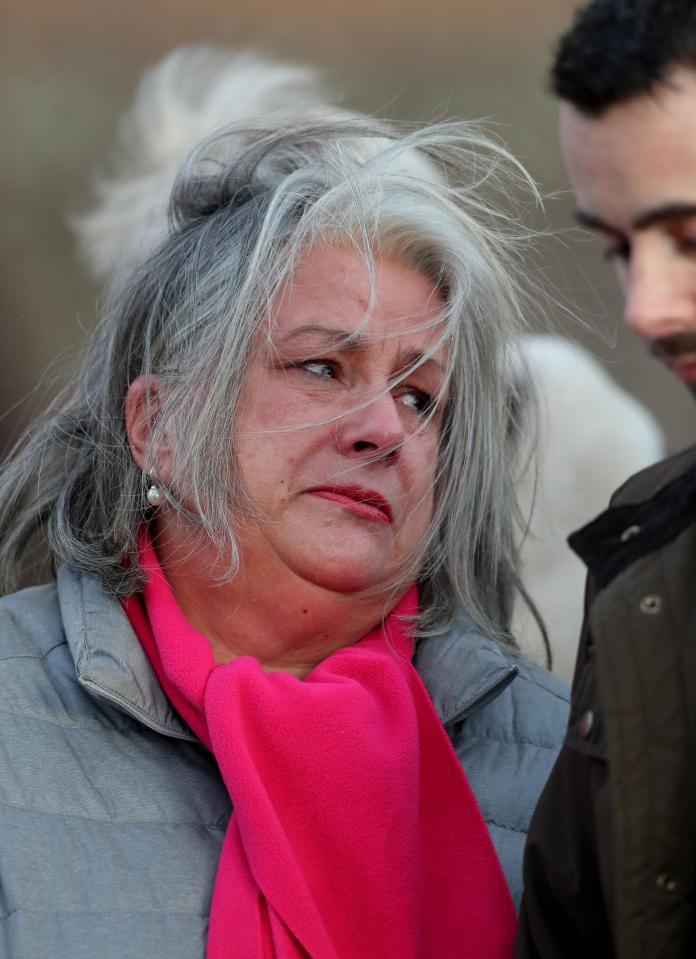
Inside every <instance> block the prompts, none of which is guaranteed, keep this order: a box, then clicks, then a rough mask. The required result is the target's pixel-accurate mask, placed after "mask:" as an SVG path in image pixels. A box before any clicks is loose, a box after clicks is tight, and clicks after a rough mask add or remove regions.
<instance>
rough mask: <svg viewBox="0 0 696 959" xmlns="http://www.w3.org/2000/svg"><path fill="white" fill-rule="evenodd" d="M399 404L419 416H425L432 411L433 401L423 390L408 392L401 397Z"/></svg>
mask: <svg viewBox="0 0 696 959" xmlns="http://www.w3.org/2000/svg"><path fill="white" fill-rule="evenodd" d="M401 402H402V403H403V404H404V406H408V407H409V408H410V409H412V410H413V412H414V413H417V414H418V415H419V416H427V415H428V414H429V413H430V412H431V411H432V408H433V405H434V403H435V400H434V399H433V397H432V396H431V395H430V393H425V392H424V391H423V390H409V392H408V393H404V394H403V395H402V397H401Z"/></svg>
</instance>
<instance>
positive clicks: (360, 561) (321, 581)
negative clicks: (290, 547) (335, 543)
mask: <svg viewBox="0 0 696 959" xmlns="http://www.w3.org/2000/svg"><path fill="white" fill-rule="evenodd" d="M285 561H286V565H287V566H288V568H289V569H290V570H291V571H292V572H293V573H294V574H295V576H298V577H299V578H300V579H303V580H305V582H307V583H311V584H312V585H313V586H318V587H320V588H321V589H326V590H330V591H331V592H334V593H361V592H364V591H366V590H370V589H375V588H377V589H379V588H380V587H384V586H386V585H387V583H388V582H389V581H390V580H393V571H392V569H391V567H392V563H391V562H390V561H389V560H387V559H386V557H383V556H381V557H376V556H374V555H369V554H368V555H360V554H359V555H355V554H352V555H341V553H337V552H336V551H333V552H332V553H331V554H327V553H324V552H311V553H308V554H306V555H297V554H295V555H293V556H291V557H285ZM390 574H391V575H390Z"/></svg>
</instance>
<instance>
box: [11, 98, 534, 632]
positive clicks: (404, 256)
mask: <svg viewBox="0 0 696 959" xmlns="http://www.w3.org/2000/svg"><path fill="white" fill-rule="evenodd" d="M520 187H522V188H523V189H524V190H526V191H531V192H532V194H533V185H532V184H531V182H530V181H529V179H528V177H527V175H526V173H525V172H524V171H523V169H522V168H521V167H520V166H519V164H517V163H516V162H515V161H514V160H513V159H512V158H511V157H510V156H509V154H508V153H507V152H506V151H505V149H504V148H503V147H502V146H501V145H499V144H498V143H497V142H496V141H494V140H492V139H490V138H489V137H488V136H486V135H485V134H484V133H483V132H482V131H481V129H480V128H479V127H478V126H476V125H474V124H470V123H464V122H449V123H440V124H435V125H430V126H427V127H424V128H420V129H412V128H409V129H404V128H402V127H398V126H395V125H390V124H386V123H382V122H379V123H378V122H376V121H373V120H370V119H367V118H360V117H356V118H351V119H347V120H341V119H338V120H336V119H333V120H332V119H328V120H326V121H321V120H312V122H311V123H304V124H302V123H299V122H297V121H296V120H292V119H285V120H284V121H282V120H281V119H280V118H278V117H276V118H274V122H273V124H272V126H271V127H270V128H269V127H265V126H264V125H263V124H260V123H258V124H251V123H248V124H246V125H245V126H244V127H243V128H240V127H235V128H232V129H227V130H225V131H222V132H218V133H217V134H215V135H214V136H213V137H209V138H208V139H206V140H205V141H204V142H203V143H202V144H201V145H200V146H199V147H198V148H197V149H196V150H195V151H194V152H193V154H192V155H191V156H190V157H189V159H188V160H187V161H186V162H185V163H184V165H183V167H181V169H180V171H179V173H178V176H177V178H176V182H175V184H174V187H173V190H172V193H171V199H170V203H169V228H168V232H167V235H166V236H165V237H164V239H162V240H161V242H159V243H158V245H157V246H156V248H155V249H154V250H153V251H152V252H151V253H150V255H149V256H147V257H146V258H145V259H143V260H141V261H140V262H137V263H135V264H131V266H130V267H129V269H127V270H125V271H123V273H122V275H121V276H120V277H119V278H118V280H117V282H115V283H114V284H113V288H112V290H111V293H110V297H109V301H108V303H107V305H106V307H105V309H104V311H103V314H102V317H101V320H100V322H99V325H98V328H97V330H96V331H95V334H94V336H93V338H92V341H91V344H90V345H89V347H88V348H87V351H86V354H85V356H84V360H83V362H82V365H81V368H80V371H79V374H78V376H77V378H76V380H75V382H74V383H73V384H72V385H70V386H68V387H66V389H65V390H64V391H63V393H62V394H61V395H60V396H59V397H58V399H57V400H56V401H55V403H54V404H53V405H52V407H51V409H49V411H48V412H47V414H46V415H45V416H44V417H43V418H42V420H41V421H40V422H39V423H37V424H36V425H35V426H34V427H33V428H32V430H31V431H30V432H29V433H28V434H27V436H26V437H25V438H24V439H23V441H22V442H21V443H20V444H19V446H18V448H17V450H16V451H15V452H14V453H13V455H12V456H11V457H10V458H9V460H8V461H7V463H6V464H5V466H4V468H3V470H2V473H1V474H0V580H1V582H2V585H3V587H4V588H5V589H9V588H12V587H13V585H14V584H15V583H16V581H17V577H18V571H19V570H20V568H21V565H22V562H23V559H24V558H25V557H26V554H27V547H28V544H29V543H30V541H31V540H32V538H33V536H34V534H35V533H36V532H37V531H38V530H40V529H43V530H44V531H45V533H46V535H47V539H48V545H49V549H50V555H51V558H52V562H53V564H54V565H58V564H61V563H68V564H70V565H71V566H72V567H74V568H76V569H78V570H81V571H84V572H85V573H88V574H90V575H92V576H94V577H96V578H97V579H98V580H99V581H100V582H101V584H102V585H103V587H104V588H105V589H106V590H107V591H108V592H109V593H111V594H114V595H121V596H123V595H127V594H130V593H132V592H133V591H136V590H137V589H138V588H139V587H140V585H141V583H142V573H141V570H140V567H139V565H138V553H137V533H138V529H139V528H140V526H141V524H142V523H143V522H145V521H147V520H148V518H149V516H150V515H151V513H150V511H149V508H148V506H147V502H146V499H145V497H144V492H145V488H146V484H147V477H146V476H145V475H144V474H143V472H142V471H141V470H140V469H139V468H138V467H137V466H136V464H135V463H134V461H133V459H132V456H131V452H130V449H129V444H128V439H127V435H126V429H125V424H124V398H125V395H126V392H127V390H128V386H129V384H130V383H132V382H133V380H134V379H135V378H137V377H139V376H144V377H146V378H147V377H151V376H157V377H158V378H159V380H160V381H161V382H163V383H164V384H165V386H166V389H165V390H164V391H163V392H164V399H163V400H162V406H161V409H160V410H159V413H158V418H157V426H156V429H155V433H154V435H153V437H152V441H151V447H152V448H153V449H154V447H155V446H156V445H157V442H158V437H159V435H161V432H162V430H165V429H167V430H170V431H171V433H172V434H173V435H174V436H175V437H176V444H177V448H176V467H175V475H174V477H173V479H172V482H171V485H170V488H169V490H168V491H167V496H168V499H169V502H170V505H171V506H172V508H174V509H178V510H180V511H181V512H182V513H183V514H184V515H185V516H186V517H187V518H188V519H189V520H190V521H191V523H194V524H195V525H196V526H197V527H198V528H199V529H202V530H203V531H204V533H205V535H206V536H208V537H209V538H210V540H211V541H213V542H214V543H215V544H217V546H218V547H219V549H220V550H221V552H222V553H224V555H226V556H227V557H229V559H230V569H231V571H232V572H233V571H234V568H235V562H236V560H237V546H236V539H235V525H236V523H237V522H238V520H239V518H240V517H243V516H245V515H248V514H249V511H250V510H251V509H253V504H252V503H251V502H250V497H249V495H248V491H246V490H245V489H244V487H243V484H242V481H241V477H240V471H239V464H238V462H237V460H236V457H235V450H234V438H235V413H236V410H237V407H238V403H239V397H240V393H241V391H242V389H243V387H244V382H245V373H246V370H247V368H248V365H249V361H250V358H251V357H252V355H253V351H254V350H255V349H257V348H258V338H259V331H260V330H263V329H264V323H265V322H267V320H268V317H269V314H270V307H271V305H272V304H273V302H274V298H275V297H276V295H277V293H278V291H279V290H280V288H281V287H282V286H283V284H284V283H286V282H288V281H290V280H291V278H292V275H293V271H294V269H295V268H296V266H297V263H298V261H299V258H300V257H301V256H302V255H304V254H305V253H306V252H307V250H310V249H312V248H314V247H316V246H322V245H343V246H350V247H351V248H352V249H354V250H355V251H356V252H357V253H358V254H359V255H360V256H361V257H362V258H363V260H364V262H365V264H366V267H367V269H368V272H369V275H370V276H372V268H373V258H374V257H377V256H389V257H393V258H397V259H398V260H400V261H401V262H403V263H404V264H406V265H408V266H410V267H412V268H414V269H416V270H418V271H420V272H422V273H423V274H424V275H425V276H427V277H428V278H430V279H431V281H432V282H433V284H434V285H435V287H436V289H437V290H438V291H440V292H441V294H442V296H443V299H444V304H445V305H444V309H443V312H442V314H441V316H440V317H439V320H440V321H441V322H442V323H443V324H444V325H443V329H444V333H443V337H444V338H445V339H446V341H447V343H448V345H449V349H450V361H449V367H448V369H447V381H448V390H449V399H448V400H447V405H446V408H445V409H444V413H443V416H444V419H443V426H442V430H441V437H440V442H439V451H438V464H437V476H436V485H435V497H434V500H435V505H434V513H433V518H432V522H431V526H430V529H429V532H428V534H427V539H426V542H425V543H424V544H423V549H422V550H421V551H420V552H419V555H418V557H417V562H418V567H417V568H413V569H411V570H409V571H408V575H410V576H416V577H417V579H418V581H419V584H420V589H421V605H422V615H421V621H420V624H421V629H422V630H423V631H430V632H437V631H440V630H444V629H446V628H447V627H448V626H449V625H450V624H451V623H452V621H453V620H454V619H455V618H456V617H457V616H458V615H459V614H460V613H461V611H463V610H464V611H466V612H467V613H468V614H469V615H470V616H471V617H472V618H473V619H474V621H475V622H476V623H477V625H478V626H479V627H480V628H481V629H482V630H483V631H484V632H485V633H486V634H487V635H489V636H491V637H493V638H495V639H496V640H498V641H502V642H511V640H510V637H509V621H510V615H511V607H512V600H513V595H514V593H515V591H516V590H520V589H521V585H520V582H519V578H518V575H517V572H516V543H515V538H516V537H515V529H516V528H517V526H516V517H515V509H514V504H515V492H514V483H515V476H514V472H515V446H516V439H517V434H518V432H519V429H520V424H519V408H520V403H519V398H520V395H521V393H523V392H524V390H525V389H526V388H527V384H526V383H525V382H524V377H521V376H520V370H519V368H517V369H516V370H515V372H514V373H513V372H512V365H511V363H510V352H511V350H514V348H515V340H516V337H517V336H518V334H519V333H520V331H521V330H522V328H523V326H524V318H523V317H524V310H523V306H524V305H525V300H526V297H527V294H526V293H525V288H526V287H525V283H524V280H523V276H524V270H523V260H522V252H523V250H524V245H525V242H526V240H527V239H528V234H527V232H526V231H525V230H524V229H523V228H522V227H520V226H519V224H518V223H517V221H516V220H515V219H514V218H513V217H512V216H511V215H510V214H508V213H507V212H505V211H504V208H503V207H502V206H501V205H498V204H494V203H493V201H492V200H491V199H490V195H491V194H492V193H493V192H494V191H497V192H498V193H500V194H502V195H503V196H504V197H506V198H507V197H508V196H509V195H510V194H511V193H515V192H517V191H518V189H519V188H520ZM308 425H309V424H308ZM182 502H186V503H187V504H188V508H187V509H184V507H183V506H182V505H181V503H182Z"/></svg>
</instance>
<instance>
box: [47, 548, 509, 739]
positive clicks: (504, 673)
mask: <svg viewBox="0 0 696 959" xmlns="http://www.w3.org/2000/svg"><path fill="white" fill-rule="evenodd" d="M58 597H59V602H60V608H61V615H62V618H63V625H64V629H65V635H66V639H67V642H68V646H69V647H70V652H71V654H72V657H73V660H74V662H75V669H76V672H77V678H78V680H79V682H80V683H81V684H82V685H83V686H85V687H86V688H87V689H89V690H90V692H91V693H93V694H94V695H96V696H99V697H101V698H102V699H105V700H108V701H109V702H110V703H112V704H113V705H115V706H117V707H118V708H119V709H121V710H122V711H123V712H126V713H128V714H129V715H131V716H133V717H134V718H135V719H137V720H139V721H140V722H142V723H144V725H146V726H149V727H150V728H151V729H153V730H155V731H156V732H159V733H162V734H163V735H166V736H173V737H175V738H177V739H187V740H191V741H196V737H195V736H194V735H193V733H192V732H191V731H190V730H189V728H188V727H187V726H186V725H185V724H184V723H183V722H182V720H181V719H180V718H179V716H178V714H177V713H176V712H174V710H173V709H172V707H171V705H170V703H169V700H168V699H167V697H166V695H165V694H164V692H163V690H162V687H161V686H160V684H159V680H158V679H157V677H156V675H155V673H154V671H153V669H152V667H151V666H150V663H149V662H148V659H147V657H146V655H145V653H144V651H143V649H142V647H141V645H140V643H139V642H138V640H137V639H136V637H135V634H134V633H133V629H132V627H131V625H130V623H129V621H128V617H127V616H126V614H125V612H124V611H123V609H122V607H121V604H120V603H119V602H118V600H116V599H113V598H111V597H109V596H107V595H106V594H105V593H104V591H103V589H102V588H101V586H100V585H99V583H98V582H97V581H96V580H94V579H92V578H91V577H89V576H85V575H82V574H80V573H77V572H76V571H75V570H72V569H70V568H69V567H67V566H63V567H62V568H61V569H60V570H59V571H58ZM414 665H415V667H416V669H417V670H418V672H419V674H420V677H421V679H422V681H423V684H424V686H425V688H426V689H427V691H428V694H429V696H430V698H431V699H432V701H433V705H434V707H435V710H436V712H437V714H438V716H439V717H440V721H441V722H442V724H443V725H447V724H448V723H452V722H454V721H455V720H458V719H463V718H464V717H465V716H466V715H469V714H470V713H472V712H473V711H475V710H476V709H477V708H479V707H480V706H483V705H485V703H487V702H489V701H490V700H491V699H493V698H495V696H497V695H498V693H500V692H502V691H503V689H505V687H506V686H508V685H509V684H510V683H511V682H512V680H513V679H514V678H515V676H516V675H517V672H518V670H517V667H516V666H515V665H514V664H513V663H512V662H511V661H510V660H509V659H508V658H507V657H506V656H505V655H504V654H503V652H502V651H501V649H500V648H499V647H498V646H496V644H495V643H493V642H491V641H490V640H488V639H486V638H485V637H484V636H482V635H481V633H480V632H478V630H477V629H476V627H475V626H474V624H473V622H472V621H471V620H470V619H469V618H468V617H462V619H461V620H460V622H459V623H458V625H457V627H456V628H455V629H453V630H452V631H451V632H449V633H447V634H445V635H444V636H432V637H427V638H425V639H421V640H419V642H418V644H417V647H416V654H415V657H414Z"/></svg>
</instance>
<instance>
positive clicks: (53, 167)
mask: <svg viewBox="0 0 696 959" xmlns="http://www.w3.org/2000/svg"><path fill="white" fill-rule="evenodd" d="M4 3H5V9H4V10H3V17H2V22H3V30H2V34H1V36H0V78H1V85H2V90H3V96H2V98H1V99H0V116H1V117H2V125H3V135H2V137H0V151H1V154H0V190H1V192H2V219H1V220H0V255H1V256H2V264H3V270H2V281H1V283H0V318H1V319H0V322H1V323H2V340H1V342H2V349H1V350H0V411H2V413H3V414H4V415H3V416H2V418H1V419H0V450H2V449H6V448H7V445H8V444H9V443H10V442H11V440H12V438H13V437H16V435H17V433H18V431H19V430H20V429H21V427H22V426H23V425H24V424H26V422H27V421H28V419H29V418H30V417H31V415H32V412H33V411H35V410H36V409H37V408H38V407H40V406H41V405H42V403H43V402H45V399H44V392H42V391H40V392H39V393H36V392H34V393H33V394H32V391H33V389H34V387H35V385H36V384H37V382H38V381H39V380H40V379H41V378H42V375H43V374H44V371H45V370H46V369H47V367H50V372H49V376H50V375H51V371H52V372H53V373H55V371H56V370H59V369H60V367H61V365H62V363H63V360H64V359H65V358H66V357H68V356H69V355H70V354H71V353H73V352H74V351H75V349H76V348H77V347H79V345H80V344H81V343H82V342H83V340H84V338H85V335H86V332H87V331H89V329H90V328H91V326H92V323H93V319H94V315H95V309H96V302H97V298H98V295H99V290H98V288H97V286H96V284H94V283H93V282H92V281H90V279H89V277H88V275H87V272H86V270H85V269H84V267H83V266H82V265H81V264H80V263H79V261H78V259H77V256H76V253H75V246H74V243H73V239H72V236H71V233H70V231H69V228H68V226H67V217H68V215H69V214H70V213H71V212H77V211H79V210H81V209H82V208H83V207H84V205H85V202H86V196H87V186H88V183H89V180H90V174H91V171H92V170H93V169H94V167H95V164H96V163H97V162H98V161H99V160H101V159H102V157H103V156H104V154H105V152H106V151H107V150H108V148H109V147H110V146H111V144H112V142H113V139H114V132H115V128H116V123H117V119H118V117H119V115H120V113H121V112H122V111H123V110H124V109H125V107H126V106H127V104H128V103H129V102H130V98H131V96H132V93H133V90H134V88H135V85H136V83H137V81H138V78H139V76H140V74H141V72H142V70H143V69H144V68H145V67H146V66H147V65H149V64H151V63H152V62H154V61H156V60H157V59H158V58H160V57H161V56H162V55H163V54H165V53H166V52H167V51H169V50H170V49H171V48H172V47H174V46H177V45H180V44H184V43H200V42H208V43H215V44H219V45H226V46H232V47H236V48H245V47H252V48H255V49H257V50H260V51H261V52H264V53H267V54H271V55H275V56H277V57H279V58H285V59H295V60H298V61H302V62H307V63H311V64H314V65H316V66H317V67H319V68H320V69H321V71H322V72H323V74H324V76H325V78H326V80H327V81H328V84H329V86H330V87H332V88H333V89H334V90H335V91H336V92H337V93H338V95H339V97H340V100H341V102H343V103H344V104H345V105H346V106H349V107H350V106H352V107H355V108H358V109H364V110H367V111H370V112H379V113H382V114H384V115H391V116H394V117H396V118H399V119H408V120H424V119H429V118H430V119H432V118H435V117H442V116H460V117H476V118H481V117H485V118H488V119H489V120H490V121H491V122H493V123H494V124H495V128H496V129H497V132H498V134H499V135H500V136H501V137H502V138H503V139H504V140H505V141H506V142H507V143H508V145H509V146H510V148H511V149H512V151H513V152H514V153H515V154H516V155H517V156H518V157H520V158H521V159H522V160H523V162H524V163H525V164H526V165H527V167H528V168H529V170H530V171H531V173H532V174H533V176H534V177H535V179H536V180H537V181H538V183H539V185H540V187H541V190H542V192H543V193H544V194H545V195H546V196H547V197H548V200H547V202H546V210H545V213H544V214H543V215H540V214H536V215H535V222H536V224H537V225H538V226H544V225H546V226H547V227H549V228H550V232H551V234H552V235H551V236H549V237H548V239H546V240H544V242H543V244H542V249H541V253H540V255H539V257H538V258H537V259H535V261H534V263H533V264H532V265H533V267H535V268H537V269H538V270H540V271H542V272H543V274H544V276H545V277H546V279H547V280H548V281H549V282H550V283H551V284H552V285H553V286H555V288H556V289H557V291H558V293H559V295H560V297H561V299H562V300H563V301H564V302H566V303H567V304H569V305H571V306H572V308H573V310H574V311H575V314H576V319H575V320H573V319H571V318H569V316H567V315H563V311H562V310H560V309H559V310H558V311H557V315H556V316H553V315H552V316H551V321H552V323H557V324H558V327H559V328H561V329H562V330H563V331H564V332H565V333H566V335H568V336H570V337H572V338H574V339H576V340H579V341H580V342H582V343H583V345H584V346H585V347H586V348H587V349H589V350H590V352H591V353H592V354H593V355H595V356H596V357H598V358H599V359H601V361H602V362H603V363H604V364H605V366H606V367H607V368H608V370H609V372H610V373H611V375H612V376H613V377H614V378H615V379H616V381H617V382H619V383H620V384H621V385H622V386H624V387H625V388H627V389H628V390H630V391H631V392H632V393H633V394H634V395H636V396H637V397H638V398H639V399H641V400H642V401H643V402H644V403H645V404H646V405H647V406H648V407H649V408H650V410H651V411H652V412H653V413H654V415H655V416H656V417H657V419H658V421H659V422H660V424H661V426H662V428H663V430H664V431H665V434H666V439H667V444H668V447H669V448H670V449H675V448H678V447H680V446H682V445H684V444H686V443H687V442H690V441H691V440H692V438H693V433H694V430H693V424H694V419H695V417H694V410H693V405H692V404H693V401H692V400H691V398H690V396H689V395H688V394H687V392H686V390H685V389H684V388H683V387H682V386H680V385H679V384H678V383H677V382H676V381H675V380H674V379H673V378H672V377H671V375H670V374H668V373H667V372H665V371H664V370H663V369H662V368H661V367H660V366H659V365H658V364H657V362H656V361H654V360H651V359H650V358H649V357H648V356H647V355H646V353H645V351H644V349H643V348H642V347H641V346H640V344H639V343H638V340H637V339H636V338H635V337H634V336H632V335H631V334H630V333H628V332H627V331H624V329H623V326H622V321H621V310H620V298H619V295H618V291H617V289H616V285H615V282H614V279H613V276H612V273H611V268H610V267H609V266H607V265H606V264H605V263H604V262H603V260H602V257H601V253H600V251H599V248H598V246H597V245H595V243H594V242H593V241H592V240H591V238H590V237H589V236H587V235H585V234H583V233H581V232H580V231H579V230H576V229H574V228H573V227H572V198H571V196H570V194H569V191H568V185H567V179H566V176H565V173H564V172H563V169H562V166H561V161H560V157H559V151H558V146H557V140H556V129H555V128H556V104H555V102H554V100H553V99H552V98H551V97H550V96H549V95H548V93H547V91H546V72H547V68H548V64H549V59H550V56H551V52H552V50H553V47H554V44H555V41H556V38H557V36H558V34H559V33H560V32H561V31H562V30H563V29H565V27H566V26H567V25H568V23H569V22H570V19H571V14H572V10H573V7H574V5H575V4H574V0H456V2H455V0H431V2H429V3H424V2H423V0H419V2H416V0H398V2H396V0H351V2H334V3H332V2H330V0H291V2H287V3H284V4H282V3H279V2H276V3H272V2H269V0H235V2H234V3H230V2H222V0H195V2H194V0H166V2H165V0H148V2H147V3H143V2H142V0H139V2H135V0H120V2H119V3H109V2H95V0H10V4H9V5H7V4H8V0H4ZM553 312H554V311H553V310H552V313H553ZM532 322H533V323H536V324H537V326H540V325H541V324H542V321H541V320H540V319H539V318H532ZM49 389H50V388H49Z"/></svg>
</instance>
